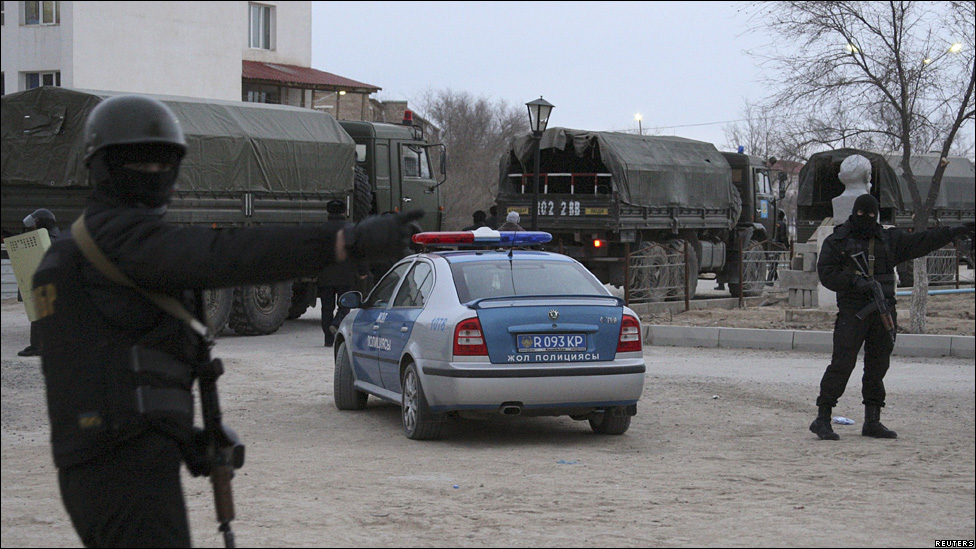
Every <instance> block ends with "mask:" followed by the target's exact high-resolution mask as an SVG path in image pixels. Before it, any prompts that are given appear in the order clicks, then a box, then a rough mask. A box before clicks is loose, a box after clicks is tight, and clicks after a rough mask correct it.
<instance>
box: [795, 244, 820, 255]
mask: <svg viewBox="0 0 976 549" xmlns="http://www.w3.org/2000/svg"><path fill="white" fill-rule="evenodd" d="M793 252H794V253H796V254H815V253H817V244H816V243H814V242H797V243H796V244H794V245H793Z"/></svg>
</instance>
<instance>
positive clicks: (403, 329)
mask: <svg viewBox="0 0 976 549" xmlns="http://www.w3.org/2000/svg"><path fill="white" fill-rule="evenodd" d="M409 330H410V328H407V327H406V326H400V331H401V332H403V333H407V332H408V331H409Z"/></svg>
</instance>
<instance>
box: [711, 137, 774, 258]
mask: <svg viewBox="0 0 976 549" xmlns="http://www.w3.org/2000/svg"><path fill="white" fill-rule="evenodd" d="M722 155H723V156H724V157H725V160H726V161H727V162H728V163H729V167H730V168H732V184H733V185H735V188H736V190H737V191H739V197H740V198H741V199H742V213H741V214H740V215H739V223H738V226H739V228H740V230H741V229H749V228H752V235H751V240H755V241H758V242H761V241H763V240H768V239H771V238H772V237H773V232H774V229H775V225H776V194H775V193H774V190H773V184H772V178H771V177H770V169H769V166H768V164H767V163H766V162H765V161H764V160H763V159H762V158H760V157H758V156H754V155H751V154H743V153H734V152H723V153H722Z"/></svg>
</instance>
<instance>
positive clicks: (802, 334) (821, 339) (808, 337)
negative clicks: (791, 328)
mask: <svg viewBox="0 0 976 549" xmlns="http://www.w3.org/2000/svg"><path fill="white" fill-rule="evenodd" d="M793 349H795V350H797V351H804V352H808V353H827V354H830V353H832V352H833V351H834V333H833V332H816V331H806V330H797V331H796V332H793Z"/></svg>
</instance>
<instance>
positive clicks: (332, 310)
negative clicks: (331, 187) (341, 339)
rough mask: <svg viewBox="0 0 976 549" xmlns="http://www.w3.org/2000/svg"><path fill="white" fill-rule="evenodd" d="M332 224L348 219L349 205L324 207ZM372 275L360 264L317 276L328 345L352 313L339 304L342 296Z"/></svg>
mask: <svg viewBox="0 0 976 549" xmlns="http://www.w3.org/2000/svg"><path fill="white" fill-rule="evenodd" d="M325 210H326V212H328V214H329V215H328V220H329V221H345V220H346V204H345V203H344V202H343V201H341V200H331V201H329V203H328V204H326V205H325ZM368 276H369V271H368V270H367V269H366V267H365V264H364V263H362V262H360V261H346V262H342V263H331V264H329V265H327V266H326V267H325V269H322V272H321V273H319V276H318V292H319V300H320V301H321V302H322V332H323V334H324V338H325V346H326V347H331V346H332V342H333V341H335V334H336V332H338V331H339V324H340V323H342V319H343V318H345V317H346V315H347V314H349V309H348V308H347V307H343V306H342V305H341V304H340V303H339V296H341V295H342V294H344V293H346V292H348V291H352V290H355V289H356V288H357V287H359V286H360V285H361V284H362V283H363V281H364V280H366V278H367V277H368Z"/></svg>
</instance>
